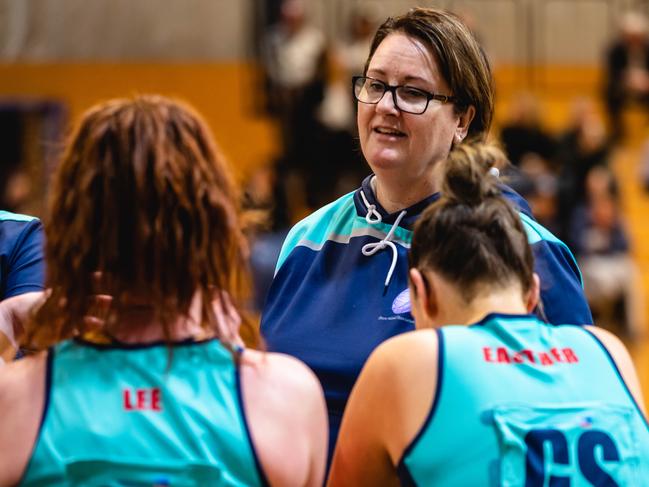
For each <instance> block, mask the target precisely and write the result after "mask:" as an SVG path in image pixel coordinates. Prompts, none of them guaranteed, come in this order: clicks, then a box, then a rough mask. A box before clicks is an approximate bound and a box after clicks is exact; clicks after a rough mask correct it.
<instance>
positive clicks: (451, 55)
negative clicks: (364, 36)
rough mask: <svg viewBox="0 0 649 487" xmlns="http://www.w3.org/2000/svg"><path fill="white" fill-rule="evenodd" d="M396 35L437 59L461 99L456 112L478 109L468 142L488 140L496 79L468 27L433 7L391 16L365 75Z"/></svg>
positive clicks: (381, 29) (374, 45) (372, 48)
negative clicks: (382, 46) (383, 45)
mask: <svg viewBox="0 0 649 487" xmlns="http://www.w3.org/2000/svg"><path fill="white" fill-rule="evenodd" d="M395 32H397V33H403V34H405V35H407V36H409V37H411V38H413V39H416V40H418V41H420V42H421V43H422V44H423V45H424V46H426V47H427V48H428V49H429V50H430V52H431V53H432V54H433V55H434V56H435V59H436V61H437V64H438V65H439V69H440V71H441V74H442V76H443V77H444V80H445V81H446V82H447V83H448V85H449V87H450V88H451V95H453V96H455V97H456V98H457V100H458V101H456V102H455V110H456V112H457V113H459V114H461V113H464V112H465V111H466V110H467V108H468V107H469V106H470V105H472V106H473V107H474V108H475V111H476V113H475V117H474V119H473V121H472V122H471V125H470V126H469V134H468V135H469V137H468V139H469V140H474V141H475V140H484V138H485V137H486V135H487V132H488V131H489V127H490V125H491V119H492V117H493V109H494V106H493V105H494V87H493V78H492V75H491V68H490V67H489V62H488V60H487V57H486V56H485V54H484V51H483V50H482V48H481V47H480V45H479V44H478V42H477V41H476V39H475V37H474V35H473V34H472V33H471V31H470V30H469V29H468V27H467V26H466V25H464V23H462V21H461V20H460V19H459V18H458V17H457V16H456V15H454V14H452V13H450V12H445V11H443V10H437V9H433V8H413V9H411V10H410V11H408V12H407V13H406V14H405V15H401V16H399V17H389V18H388V19H387V20H386V21H385V22H383V24H382V25H381V26H380V27H379V28H378V30H377V31H376V34H374V39H372V44H371V46H370V53H369V56H368V58H367V61H366V63H365V71H364V72H365V74H367V70H368V68H369V65H370V61H371V60H372V57H373V56H374V53H375V52H376V49H377V48H378V47H379V45H380V44H381V42H383V40H384V39H385V38H386V37H387V36H388V35H390V34H392V33H395Z"/></svg>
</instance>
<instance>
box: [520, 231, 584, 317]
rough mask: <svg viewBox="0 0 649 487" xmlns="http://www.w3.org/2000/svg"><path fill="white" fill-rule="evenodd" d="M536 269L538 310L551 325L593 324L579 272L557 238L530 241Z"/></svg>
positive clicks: (573, 259) (565, 248)
mask: <svg viewBox="0 0 649 487" xmlns="http://www.w3.org/2000/svg"><path fill="white" fill-rule="evenodd" d="M532 250H533V252H534V267H535V272H536V273H537V274H538V275H539V277H540V279H541V303H540V305H539V309H538V310H537V313H538V314H539V315H540V316H541V318H543V319H545V320H546V321H548V322H549V323H552V324H554V325H561V324H567V323H569V324H576V325H592V324H593V317H592V315H591V312H590V308H589V307H588V302H587V301H586V296H585V295H584V290H583V287H582V282H581V273H580V271H579V268H578V267H577V262H576V261H575V258H574V257H573V255H572V253H571V252H570V250H569V249H568V247H567V246H566V245H565V244H564V243H563V242H560V241H558V240H557V241H551V240H539V241H538V242H536V243H533V244H532Z"/></svg>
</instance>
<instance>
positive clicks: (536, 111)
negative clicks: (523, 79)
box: [500, 93, 555, 166]
mask: <svg viewBox="0 0 649 487" xmlns="http://www.w3.org/2000/svg"><path fill="white" fill-rule="evenodd" d="M541 119H542V117H541V109H540V106H539V102H538V100H537V99H536V97H534V96H533V95H532V94H530V93H521V94H519V95H518V96H517V97H515V98H514V99H513V101H512V104H511V106H510V110H509V117H508V120H507V121H506V122H505V123H504V124H503V126H502V128H501V131H500V140H501V141H502V143H503V146H504V147H505V151H506V152H507V156H508V158H509V160H510V161H511V163H512V164H513V165H514V166H519V165H520V163H521V161H522V160H523V157H524V156H525V155H526V154H529V153H533V154H537V155H539V156H540V157H542V158H543V159H545V160H546V161H549V160H552V157H553V156H554V150H555V145H554V140H553V139H552V137H551V135H550V134H549V133H548V132H547V130H545V128H544V127H543V125H542V121H541Z"/></svg>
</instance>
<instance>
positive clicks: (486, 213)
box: [410, 144, 534, 302]
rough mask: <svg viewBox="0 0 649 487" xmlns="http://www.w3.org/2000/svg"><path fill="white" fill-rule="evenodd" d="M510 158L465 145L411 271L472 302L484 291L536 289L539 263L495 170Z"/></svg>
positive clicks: (420, 237) (418, 238) (414, 249)
mask: <svg viewBox="0 0 649 487" xmlns="http://www.w3.org/2000/svg"><path fill="white" fill-rule="evenodd" d="M503 159H504V156H503V154H502V152H500V150H499V149H497V148H495V147H492V146H487V145H483V144H479V145H470V144H461V145H459V146H457V147H456V148H454V149H453V150H452V151H451V153H450V155H449V157H448V159H447V160H446V161H445V162H444V164H445V175H444V181H443V183H442V191H441V194H442V196H441V198H440V199H439V200H438V201H436V202H435V203H433V204H432V205H431V206H430V207H428V208H427V209H426V210H425V211H424V213H423V215H422V216H421V218H420V219H419V220H418V222H417V224H416V226H415V230H414V234H413V240H412V246H411V249H410V266H411V267H416V268H418V269H421V270H425V269H431V270H434V271H435V272H437V273H439V274H441V275H442V276H443V277H444V278H445V279H447V280H448V281H449V282H452V283H454V284H456V285H457V287H458V289H459V290H460V291H461V293H462V296H463V298H464V300H465V301H466V302H470V301H471V300H472V299H473V298H474V297H475V296H476V295H477V294H478V293H479V292H480V291H481V289H482V287H483V286H489V287H491V288H495V289H497V288H502V287H505V286H507V285H509V284H511V283H515V282H519V283H520V285H521V287H522V290H523V293H526V292H527V291H529V290H530V289H531V286H532V285H533V282H534V281H533V279H534V278H533V273H534V258H533V255H532V249H531V248H530V245H529V244H528V241H527V234H526V232H525V229H524V228H523V224H522V222H521V220H520V217H519V215H518V213H517V212H516V211H515V210H514V208H513V207H512V206H511V205H510V203H509V202H508V201H507V200H506V199H505V198H504V197H503V196H502V195H501V192H500V190H499V187H498V180H497V178H496V176H493V175H492V174H490V172H489V169H490V168H491V167H493V166H494V165H498V164H499V163H500V162H501V161H502V160H503Z"/></svg>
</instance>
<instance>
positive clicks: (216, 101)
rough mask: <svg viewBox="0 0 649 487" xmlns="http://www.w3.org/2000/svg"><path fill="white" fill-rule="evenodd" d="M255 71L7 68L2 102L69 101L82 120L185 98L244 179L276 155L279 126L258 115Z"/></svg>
mask: <svg viewBox="0 0 649 487" xmlns="http://www.w3.org/2000/svg"><path fill="white" fill-rule="evenodd" d="M253 75H254V72H253V69H252V67H250V66H249V65H246V64H243V63H232V64H199V63H177V64H169V63H166V64H107V63H95V64H91V63H83V64H80V63H65V64H61V63H57V64H3V65H0V98H8V97H9V98H11V97H15V96H19V97H28V98H30V97H47V98H54V99H58V100H61V101H63V102H64V103H65V104H66V105H67V106H68V109H69V111H70V116H71V119H72V120H76V119H77V118H78V117H79V115H80V114H81V113H83V111H84V110H86V109H87V108H88V107H90V106H91V105H92V104H94V103H96V102H97V101H99V100H102V99H106V98H112V97H120V96H129V95H133V94H143V93H159V94H163V95H167V96H174V97H179V98H181V99H183V100H185V101H187V102H189V103H191V104H192V105H193V106H194V107H196V108H197V109H198V110H199V111H200V112H201V113H202V114H203V116H204V117H205V119H206V120H207V122H208V124H209V125H210V127H211V128H212V130H213V132H214V135H215V138H216V140H217V141H218V143H219V145H220V146H221V148H222V150H223V152H224V153H225V154H226V156H227V157H228V159H229V160H230V161H231V163H232V165H233V167H234V168H235V173H236V174H237V176H238V177H239V178H242V177H245V176H246V175H247V174H249V172H250V171H251V169H253V168H254V167H258V166H259V165H261V164H264V163H265V162H266V161H268V160H269V158H270V157H272V156H273V154H274V153H275V151H276V143H275V139H276V138H275V136H274V125H273V124H272V123H271V122H270V121H269V120H268V119H267V118H265V117H263V116H262V115H260V114H257V113H255V111H254V101H253V97H252V93H253V90H254V89H255V86H254V84H253V81H252V80H253Z"/></svg>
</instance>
